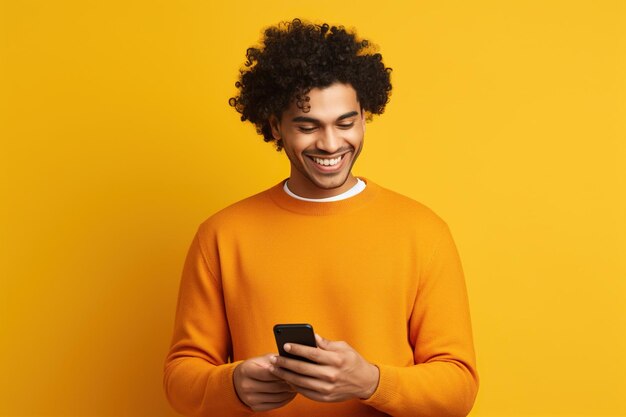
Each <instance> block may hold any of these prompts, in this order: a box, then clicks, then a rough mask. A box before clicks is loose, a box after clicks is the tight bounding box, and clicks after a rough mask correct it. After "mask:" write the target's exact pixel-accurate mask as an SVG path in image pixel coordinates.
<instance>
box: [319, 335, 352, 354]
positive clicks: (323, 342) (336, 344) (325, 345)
mask: <svg viewBox="0 0 626 417" xmlns="http://www.w3.org/2000/svg"><path fill="white" fill-rule="evenodd" d="M315 340H316V342H317V346H318V347H319V348H320V349H323V350H330V351H335V352H336V351H339V350H343V349H345V348H347V347H349V345H348V344H347V343H346V342H343V341H333V340H328V339H325V338H323V337H322V336H320V335H319V334H317V333H315Z"/></svg>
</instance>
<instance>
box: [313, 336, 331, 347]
mask: <svg viewBox="0 0 626 417" xmlns="http://www.w3.org/2000/svg"><path fill="white" fill-rule="evenodd" d="M315 341H316V342H317V347H318V348H320V349H324V350H330V349H331V344H332V342H331V341H330V340H328V339H324V338H323V337H322V336H320V335H319V334H317V333H315Z"/></svg>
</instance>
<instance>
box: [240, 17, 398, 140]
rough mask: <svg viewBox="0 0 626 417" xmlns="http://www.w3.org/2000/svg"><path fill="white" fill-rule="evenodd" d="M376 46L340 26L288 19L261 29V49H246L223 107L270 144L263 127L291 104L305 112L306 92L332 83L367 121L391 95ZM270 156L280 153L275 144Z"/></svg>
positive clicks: (267, 128) (388, 71) (381, 109)
mask: <svg viewBox="0 0 626 417" xmlns="http://www.w3.org/2000/svg"><path fill="white" fill-rule="evenodd" d="M376 49H377V48H376V46H374V45H372V44H371V43H370V42H368V41H367V40H365V39H362V40H361V39H357V37H356V34H355V33H351V32H348V31H346V29H345V28H344V27H342V26H329V25H328V24H326V23H324V24H321V25H315V24H312V23H307V22H303V21H302V20H300V19H293V20H292V21H291V22H281V23H279V24H278V25H276V26H271V27H268V28H267V29H265V31H264V37H263V39H262V45H260V46H259V47H256V48H248V50H247V51H246V58H247V60H246V62H245V64H244V65H245V67H244V68H242V69H241V70H240V76H239V81H237V82H236V83H235V87H237V88H238V89H239V95H238V96H235V97H232V98H230V100H229V101H228V102H229V104H230V105H231V106H232V107H234V108H235V110H237V112H239V113H240V114H241V120H242V121H246V120H249V121H250V122H252V123H253V124H254V125H255V126H256V130H257V132H258V133H259V134H260V135H263V138H264V140H265V141H266V142H271V141H275V139H274V137H273V136H272V131H271V128H270V124H269V117H270V116H271V115H276V116H280V115H281V114H282V112H283V111H284V110H285V109H287V108H288V107H289V104H290V103H291V102H292V101H293V100H295V102H296V105H297V106H298V107H299V108H300V109H301V110H302V111H303V112H305V113H306V112H308V111H309V110H310V106H309V104H308V101H309V97H308V96H307V94H308V92H309V91H311V89H313V88H325V87H328V86H330V85H331V84H333V83H335V82H340V83H344V84H350V85H351V86H352V87H353V88H354V89H355V91H356V94H357V99H358V101H359V103H360V105H361V107H362V109H363V110H364V111H365V112H366V115H367V118H368V120H370V119H371V117H372V115H374V114H382V113H383V112H384V111H385V105H386V104H387V102H388V101H389V95H390V94H391V80H390V75H391V68H386V67H385V65H384V64H383V62H382V56H381V55H380V54H379V53H376ZM275 145H276V150H278V151H280V150H281V149H282V143H281V141H275Z"/></svg>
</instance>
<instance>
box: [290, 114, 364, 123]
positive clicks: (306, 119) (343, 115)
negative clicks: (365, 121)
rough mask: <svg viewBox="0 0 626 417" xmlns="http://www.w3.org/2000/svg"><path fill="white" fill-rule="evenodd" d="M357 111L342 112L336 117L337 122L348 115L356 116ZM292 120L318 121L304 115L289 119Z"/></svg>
mask: <svg viewBox="0 0 626 417" xmlns="http://www.w3.org/2000/svg"><path fill="white" fill-rule="evenodd" d="M358 115H359V112H358V111H351V112H349V113H346V114H342V115H341V116H339V117H338V118H337V120H336V121H337V122H338V121H340V120H343V119H347V118H349V117H353V116H358ZM291 121H292V122H305V123H319V122H320V121H319V119H314V118H313V117H306V116H298V117H294V118H293V119H291Z"/></svg>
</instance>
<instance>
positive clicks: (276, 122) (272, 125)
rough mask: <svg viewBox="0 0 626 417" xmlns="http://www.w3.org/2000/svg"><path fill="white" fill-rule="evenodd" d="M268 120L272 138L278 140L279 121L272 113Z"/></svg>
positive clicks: (279, 135)
mask: <svg viewBox="0 0 626 417" xmlns="http://www.w3.org/2000/svg"><path fill="white" fill-rule="evenodd" d="M268 122H269V124H270V128H271V129H272V136H274V139H276V140H280V139H281V134H280V121H279V120H278V117H276V116H274V115H273V114H272V115H271V116H270V118H269V119H268Z"/></svg>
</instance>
